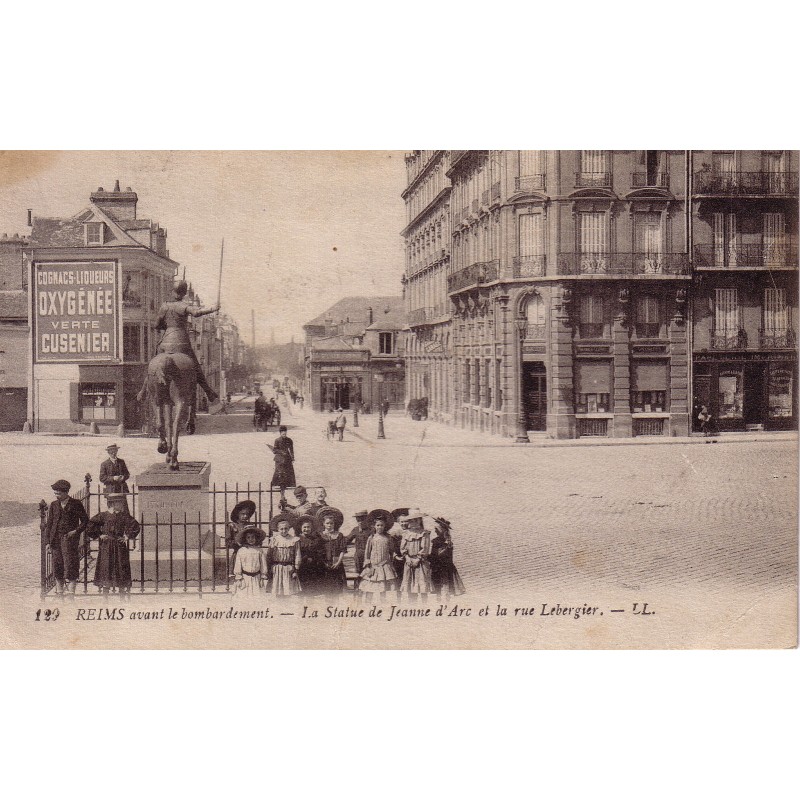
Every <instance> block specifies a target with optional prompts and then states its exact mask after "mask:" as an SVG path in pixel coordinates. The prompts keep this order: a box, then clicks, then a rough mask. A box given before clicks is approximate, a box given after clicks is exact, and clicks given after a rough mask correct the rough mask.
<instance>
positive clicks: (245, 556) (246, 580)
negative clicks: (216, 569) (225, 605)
mask: <svg viewBox="0 0 800 800" xmlns="http://www.w3.org/2000/svg"><path fill="white" fill-rule="evenodd" d="M266 538H267V534H266V533H265V532H264V531H262V530H261V529H260V528H256V527H255V526H254V525H251V526H249V527H246V528H245V529H244V530H243V531H242V533H241V539H240V544H241V547H240V548H239V549H238V550H237V551H236V560H235V561H234V564H233V575H234V578H235V579H236V586H235V588H234V593H235V594H237V595H245V596H249V597H252V596H257V595H260V594H262V593H263V592H264V591H265V590H266V588H267V583H268V581H269V564H268V562H267V551H266V550H264V548H262V547H261V545H262V544H263V543H264V539H266Z"/></svg>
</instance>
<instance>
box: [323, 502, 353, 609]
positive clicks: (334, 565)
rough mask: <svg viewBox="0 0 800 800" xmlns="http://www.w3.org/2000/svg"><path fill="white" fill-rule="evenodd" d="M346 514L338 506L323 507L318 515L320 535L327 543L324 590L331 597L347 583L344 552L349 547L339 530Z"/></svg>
mask: <svg viewBox="0 0 800 800" xmlns="http://www.w3.org/2000/svg"><path fill="white" fill-rule="evenodd" d="M343 522H344V514H342V512H341V511H339V509H338V508H333V507H329V508H323V509H322V510H321V511H320V512H319V515H318V516H317V523H318V526H319V531H320V536H321V537H322V540H323V542H324V543H325V576H324V578H323V580H322V591H323V593H324V594H326V595H328V596H329V597H334V596H336V595H338V594H341V593H342V591H344V589H345V587H346V585H347V575H346V573H345V570H344V554H345V550H346V549H347V545H346V544H345V540H344V536H343V534H342V532H341V530H339V529H340V528H341V527H342V523H343Z"/></svg>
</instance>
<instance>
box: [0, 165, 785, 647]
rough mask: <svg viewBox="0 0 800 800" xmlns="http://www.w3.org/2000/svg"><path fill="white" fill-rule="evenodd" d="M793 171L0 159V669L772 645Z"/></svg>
mask: <svg viewBox="0 0 800 800" xmlns="http://www.w3.org/2000/svg"><path fill="white" fill-rule="evenodd" d="M798 171H799V166H798V152H797V151H794V150H746V151H745V150H407V151H263V152H260V151H230V152H228V151H146V152H135V151H65V152H58V151H1V152H0V237H1V238H0V445H1V449H0V452H1V453H2V458H0V646H1V647H3V648H6V649H10V648H25V649H27V648H32V649H39V648H42V649H82V648H85V649H89V648H115V649H128V648H137V649H173V648H198V649H202V648H209V649H210V648H214V649H216V648H236V649H273V648H274V649H278V648H280V649H286V648H297V649H334V648H335V649H375V648H381V649H400V648H412V649H444V648H447V649H487V648H491V649H531V648H534V649H536V648H541V649H553V648H561V649H564V648H566V649H642V648H647V649H675V648H793V647H796V645H797V617H798V449H797V444H798V437H797V432H798V414H799V413H800V409H798V389H797V384H798V350H797V346H798V345H797V327H796V326H797V325H798V268H799V260H798V196H799V195H798Z"/></svg>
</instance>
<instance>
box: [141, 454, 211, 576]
mask: <svg viewBox="0 0 800 800" xmlns="http://www.w3.org/2000/svg"><path fill="white" fill-rule="evenodd" d="M210 475H211V464H210V463H208V462H207V461H190V462H185V463H182V464H181V465H180V469H179V470H178V471H173V470H171V469H170V468H169V465H168V464H153V465H152V466H150V467H149V468H148V469H146V470H145V471H144V472H141V473H139V474H138V475H137V476H136V485H137V488H138V490H139V496H138V501H139V502H138V504H137V515H138V517H139V520H140V521H141V523H142V531H141V533H140V535H139V542H138V545H137V549H138V550H139V552H138V553H136V554H135V555H134V554H133V553H132V554H131V556H132V559H131V561H132V564H131V567H132V570H133V573H134V577H138V575H139V573H140V572H141V571H144V577H145V580H148V581H150V580H155V579H156V578H157V579H158V582H159V584H161V583H164V582H165V580H168V579H169V576H170V573H171V574H172V577H173V578H174V579H175V580H176V581H180V580H184V579H188V580H196V579H197V578H198V577H199V576H202V577H203V578H204V579H209V578H210V577H211V571H212V570H213V564H214V561H216V560H218V559H219V558H220V556H222V558H223V559H224V557H225V553H224V551H223V552H222V553H220V552H219V549H218V548H216V547H215V542H214V537H213V520H212V519H211V515H210V511H209V505H210V504H209V495H208V486H209V478H210Z"/></svg>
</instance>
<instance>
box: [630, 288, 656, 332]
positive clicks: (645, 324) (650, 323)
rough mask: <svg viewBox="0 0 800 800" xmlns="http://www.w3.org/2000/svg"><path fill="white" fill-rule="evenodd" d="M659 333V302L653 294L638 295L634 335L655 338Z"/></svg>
mask: <svg viewBox="0 0 800 800" xmlns="http://www.w3.org/2000/svg"><path fill="white" fill-rule="evenodd" d="M660 333H661V302H660V300H659V298H657V297H654V296H653V295H640V296H639V297H638V299H637V301H636V335H637V336H641V337H642V338H656V337H657V336H659V335H660Z"/></svg>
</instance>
